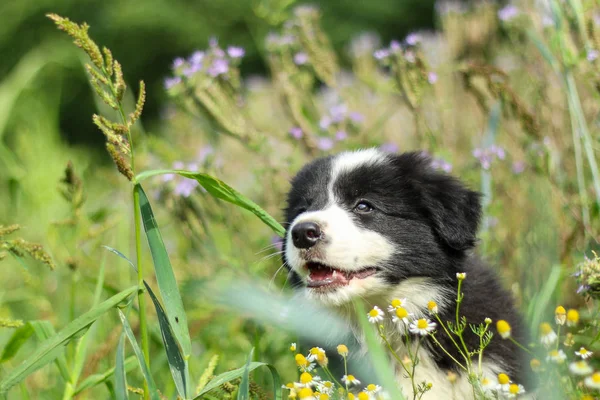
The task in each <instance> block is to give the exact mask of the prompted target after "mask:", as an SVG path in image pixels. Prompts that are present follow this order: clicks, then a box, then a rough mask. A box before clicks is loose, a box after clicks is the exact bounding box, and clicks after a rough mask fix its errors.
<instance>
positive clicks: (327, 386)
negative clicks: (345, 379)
mask: <svg viewBox="0 0 600 400" xmlns="http://www.w3.org/2000/svg"><path fill="white" fill-rule="evenodd" d="M317 389H319V392H321V393H323V394H332V393H333V390H334V389H335V383H333V382H331V381H322V382H319V383H317Z"/></svg>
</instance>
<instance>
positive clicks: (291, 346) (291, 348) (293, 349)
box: [290, 343, 296, 351]
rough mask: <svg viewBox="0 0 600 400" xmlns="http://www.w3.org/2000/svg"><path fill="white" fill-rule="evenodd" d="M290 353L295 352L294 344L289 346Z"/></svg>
mask: <svg viewBox="0 0 600 400" xmlns="http://www.w3.org/2000/svg"><path fill="white" fill-rule="evenodd" d="M290 351H296V343H292V344H291V345H290Z"/></svg>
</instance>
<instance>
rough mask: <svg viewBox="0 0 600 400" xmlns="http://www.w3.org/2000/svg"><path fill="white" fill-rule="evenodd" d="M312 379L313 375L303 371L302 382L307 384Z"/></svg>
mask: <svg viewBox="0 0 600 400" xmlns="http://www.w3.org/2000/svg"><path fill="white" fill-rule="evenodd" d="M311 381H312V375H311V374H309V373H308V372H303V373H302V375H300V383H303V384H305V385H306V384H307V383H309V382H311Z"/></svg>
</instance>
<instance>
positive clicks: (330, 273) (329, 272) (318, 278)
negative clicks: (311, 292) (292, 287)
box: [308, 268, 348, 287]
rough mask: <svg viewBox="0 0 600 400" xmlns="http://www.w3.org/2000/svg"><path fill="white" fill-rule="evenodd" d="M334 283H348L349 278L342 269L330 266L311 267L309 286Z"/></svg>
mask: <svg viewBox="0 0 600 400" xmlns="http://www.w3.org/2000/svg"><path fill="white" fill-rule="evenodd" d="M332 283H337V284H342V285H345V284H347V283H348V279H347V278H346V276H345V275H344V274H343V273H341V272H340V271H336V270H333V269H330V268H318V269H316V268H311V269H310V270H309V275H308V286H311V287H315V286H324V285H330V284H332Z"/></svg>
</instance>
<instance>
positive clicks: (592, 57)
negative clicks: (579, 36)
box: [586, 49, 598, 62]
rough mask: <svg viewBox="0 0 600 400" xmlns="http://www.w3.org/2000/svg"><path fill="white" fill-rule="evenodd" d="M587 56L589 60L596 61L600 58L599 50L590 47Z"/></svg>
mask: <svg viewBox="0 0 600 400" xmlns="http://www.w3.org/2000/svg"><path fill="white" fill-rule="evenodd" d="M586 58H587V60H588V61H589V62H592V61H596V59H597V58H598V50H594V49H590V50H588V51H587V55H586Z"/></svg>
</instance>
